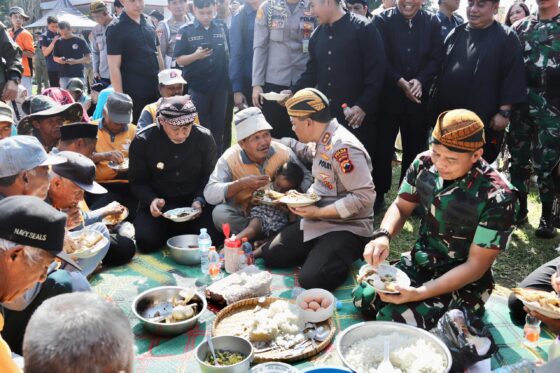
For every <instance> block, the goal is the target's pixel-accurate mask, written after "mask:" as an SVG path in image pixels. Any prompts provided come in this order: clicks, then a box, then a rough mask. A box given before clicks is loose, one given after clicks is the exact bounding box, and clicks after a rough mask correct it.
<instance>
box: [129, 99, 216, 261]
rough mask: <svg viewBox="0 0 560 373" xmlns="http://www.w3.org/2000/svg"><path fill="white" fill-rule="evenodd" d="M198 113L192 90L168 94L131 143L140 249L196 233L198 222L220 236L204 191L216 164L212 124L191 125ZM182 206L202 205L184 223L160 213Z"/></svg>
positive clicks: (131, 165) (136, 227)
mask: <svg viewBox="0 0 560 373" xmlns="http://www.w3.org/2000/svg"><path fill="white" fill-rule="evenodd" d="M196 116H197V111H196V108H195V107H194V105H193V103H192V101H191V100H190V99H189V98H188V96H174V97H168V98H164V99H163V100H162V102H161V105H160V106H159V108H158V112H157V114H156V123H155V124H152V125H151V126H148V127H145V128H144V129H142V130H141V131H139V132H138V133H137V134H136V138H135V139H134V140H133V141H132V144H131V145H130V150H129V158H130V168H129V173H128V177H129V180H130V187H131V189H132V192H133V193H134V195H135V196H136V198H138V200H139V201H140V206H139V208H138V212H137V214H136V219H135V220H134V228H135V230H136V244H137V246H138V250H140V251H141V252H151V251H156V250H158V249H160V248H161V246H162V245H164V244H165V242H166V241H167V239H168V238H170V237H172V236H175V235H179V234H187V233H191V234H198V232H199V230H200V228H208V233H209V234H210V235H211V236H212V238H213V241H214V242H215V240H216V239H217V232H216V231H215V229H213V228H214V224H213V223H212V207H211V206H206V201H205V199H204V197H203V191H204V187H205V186H206V184H207V183H208V178H209V177H210V174H211V173H212V171H213V170H214V166H215V164H216V143H215V142H214V139H213V137H212V134H211V133H210V131H209V130H208V129H206V128H204V127H202V126H195V125H193V123H194V119H195V117H196ZM179 207H193V208H196V209H198V210H200V211H199V213H198V215H197V216H196V218H193V219H192V220H190V221H187V222H183V223H175V222H173V221H171V220H167V219H166V218H164V217H163V216H162V215H163V213H164V212H165V211H168V210H171V209H174V208H179Z"/></svg>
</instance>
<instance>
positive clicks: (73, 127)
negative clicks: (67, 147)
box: [60, 123, 98, 141]
mask: <svg viewBox="0 0 560 373" xmlns="http://www.w3.org/2000/svg"><path fill="white" fill-rule="evenodd" d="M97 131H98V127H97V125H95V124H92V123H70V124H67V125H65V126H62V127H60V140H62V141H69V140H75V139H97Z"/></svg>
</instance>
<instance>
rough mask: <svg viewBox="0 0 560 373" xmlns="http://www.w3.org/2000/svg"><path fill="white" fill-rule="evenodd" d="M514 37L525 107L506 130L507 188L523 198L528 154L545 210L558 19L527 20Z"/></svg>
mask: <svg viewBox="0 0 560 373" xmlns="http://www.w3.org/2000/svg"><path fill="white" fill-rule="evenodd" d="M516 31H517V33H518V34H519V39H520V41H521V43H522V46H523V59H524V61H525V69H526V71H527V86H528V87H527V91H528V92H527V93H528V96H529V105H528V107H525V108H523V110H522V111H521V113H520V115H519V118H515V120H513V121H512V122H511V125H510V134H509V137H508V147H509V150H510V153H511V156H512V160H511V167H510V173H511V182H512V184H513V185H514V186H515V187H516V188H518V189H519V191H520V192H522V193H527V192H528V184H529V176H530V175H531V148H532V155H533V157H532V160H533V166H534V169H535V172H536V173H537V176H538V186H539V194H540V198H541V202H542V203H543V204H546V203H549V204H550V203H552V201H553V200H554V193H555V188H554V182H553V178H552V175H551V172H552V170H553V169H554V167H555V166H556V165H557V164H558V161H559V160H560V15H558V16H556V17H554V18H552V19H550V20H542V21H540V20H538V19H537V18H535V17H528V18H527V19H525V20H524V21H523V22H521V23H520V25H519V26H518V27H517V28H516ZM556 192H558V191H556Z"/></svg>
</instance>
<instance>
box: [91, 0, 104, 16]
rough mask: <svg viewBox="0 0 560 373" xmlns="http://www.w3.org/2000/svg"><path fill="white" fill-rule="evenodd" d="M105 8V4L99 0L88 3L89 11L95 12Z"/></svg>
mask: <svg viewBox="0 0 560 373" xmlns="http://www.w3.org/2000/svg"><path fill="white" fill-rule="evenodd" d="M104 10H107V5H105V3H104V2H103V1H101V0H95V1H93V2H92V3H91V4H90V5H89V11H90V12H91V13H97V12H102V11H104Z"/></svg>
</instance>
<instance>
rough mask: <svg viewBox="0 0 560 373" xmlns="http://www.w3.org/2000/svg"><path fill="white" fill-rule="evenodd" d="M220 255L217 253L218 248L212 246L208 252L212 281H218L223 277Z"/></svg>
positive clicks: (209, 272) (209, 271)
mask: <svg viewBox="0 0 560 373" xmlns="http://www.w3.org/2000/svg"><path fill="white" fill-rule="evenodd" d="M220 267H221V265H220V254H218V253H217V252H216V248H215V247H214V246H211V247H210V249H209V250H208V274H209V275H210V279H211V280H212V281H216V280H218V279H220V277H221V271H220Z"/></svg>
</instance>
